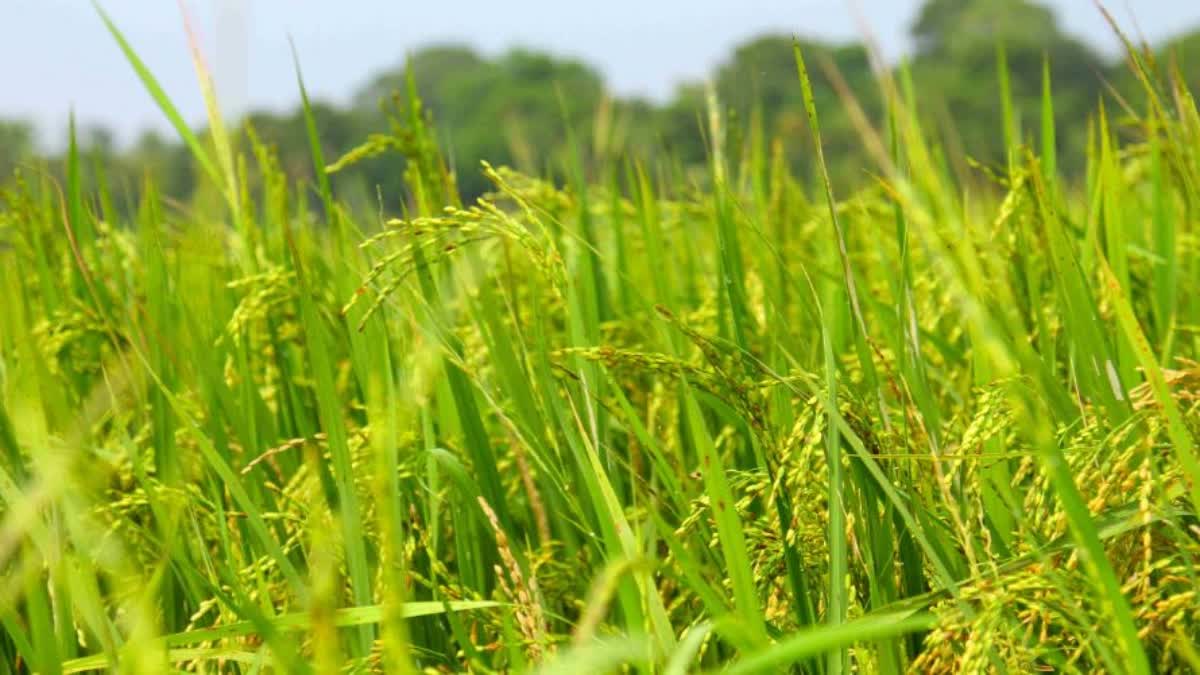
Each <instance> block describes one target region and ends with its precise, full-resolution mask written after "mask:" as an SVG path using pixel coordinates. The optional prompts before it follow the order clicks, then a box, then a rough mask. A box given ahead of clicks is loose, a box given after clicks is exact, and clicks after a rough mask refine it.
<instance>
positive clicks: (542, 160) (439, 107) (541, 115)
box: [354, 45, 604, 198]
mask: <svg viewBox="0 0 1200 675" xmlns="http://www.w3.org/2000/svg"><path fill="white" fill-rule="evenodd" d="M406 66H407V67H409V68H411V69H412V73H413V78H414V80H415V82H416V84H417V92H418V94H420V96H421V98H422V100H423V102H424V104H425V106H426V108H427V109H428V110H430V111H431V113H432V114H433V117H434V121H435V123H436V127H437V129H438V133H439V135H440V140H441V141H442V142H443V144H444V146H443V147H444V149H445V150H447V151H448V153H449V156H450V159H451V161H452V164H453V166H454V168H455V169H456V171H457V174H458V183H459V188H460V189H461V190H462V192H463V193H464V196H466V197H468V198H471V197H474V196H476V195H478V194H480V193H482V192H483V191H485V190H487V189H488V187H489V186H488V184H487V181H486V179H484V178H483V176H482V174H481V173H480V171H479V162H480V160H487V161H489V162H492V163H493V164H514V165H516V166H518V167H520V168H523V169H526V170H530V171H536V172H545V171H547V170H549V169H552V168H554V162H553V161H552V158H553V157H554V154H555V152H556V151H557V150H558V149H559V148H561V147H562V145H563V142H564V141H565V138H566V129H567V128H568V127H570V128H573V129H575V130H576V132H578V133H579V134H580V135H581V136H583V137H584V138H586V134H587V133H588V132H589V131H590V125H591V123H592V121H593V120H594V116H595V113H596V110H597V108H598V106H599V105H600V102H601V100H602V99H603V97H604V83H603V80H602V79H601V77H600V75H599V73H597V72H596V70H595V69H593V68H591V67H590V66H587V65H585V64H583V63H581V62H578V61H573V60H569V59H559V58H556V57H554V56H551V55H549V54H546V53H543V52H537V51H531V50H525V49H515V50H513V51H510V52H508V53H506V54H504V55H502V56H501V57H499V58H497V59H494V60H489V59H484V58H482V57H480V56H479V55H478V54H476V53H475V52H474V51H472V50H471V49H469V48H466V47H459V46H452V45H440V46H436V47H431V48H429V49H424V50H420V51H418V52H416V53H414V54H413V55H412V56H411V57H410V58H409V60H408V62H407V64H406ZM406 91H407V85H406V68H405V67H400V68H396V69H393V70H391V71H387V72H384V73H381V74H379V75H377V76H376V77H375V78H374V79H372V81H371V82H370V83H369V84H368V85H367V86H366V87H364V88H363V89H362V90H361V91H359V92H358V94H357V95H356V96H355V97H354V100H355V104H356V107H357V108H358V110H359V111H360V113H362V114H363V115H364V116H365V117H366V118H369V119H374V120H375V121H376V122H375V124H376V126H377V127H378V128H381V129H382V128H384V122H383V119H382V114H381V113H379V112H378V105H379V102H380V101H381V100H386V99H387V98H388V97H389V96H390V95H392V94H394V93H398V94H400V95H401V96H403V95H405V92H406ZM385 108H386V105H385ZM379 168H380V165H379V164H378V163H374V164H373V165H372V167H371V170H370V171H369V173H374V172H375V170H378V169H379Z"/></svg>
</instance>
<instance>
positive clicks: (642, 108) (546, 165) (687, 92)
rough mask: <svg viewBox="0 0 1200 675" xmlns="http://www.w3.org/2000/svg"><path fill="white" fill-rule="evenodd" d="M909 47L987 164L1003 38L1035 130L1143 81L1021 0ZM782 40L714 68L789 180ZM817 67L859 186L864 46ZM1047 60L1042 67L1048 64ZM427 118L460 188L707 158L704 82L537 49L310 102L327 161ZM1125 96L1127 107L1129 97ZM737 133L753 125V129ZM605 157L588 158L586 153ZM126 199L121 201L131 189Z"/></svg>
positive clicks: (282, 152)
mask: <svg viewBox="0 0 1200 675" xmlns="http://www.w3.org/2000/svg"><path fill="white" fill-rule="evenodd" d="M910 33H911V37H912V39H913V44H914V49H913V52H912V53H911V54H910V55H909V57H908V58H907V59H906V61H905V63H904V65H903V67H902V68H901V67H898V66H894V67H893V68H895V71H894V74H896V75H897V77H896V79H897V80H898V81H900V82H902V83H911V86H912V87H913V89H914V90H915V91H916V92H918V95H917V96H916V100H917V101H918V102H919V104H920V109H921V113H922V114H923V115H925V116H927V118H928V120H929V121H930V122H931V124H930V128H931V129H935V130H937V132H938V133H940V134H941V135H942V136H943V138H942V140H943V142H944V144H945V145H946V147H947V148H952V149H956V150H961V151H962V152H955V153H952V154H953V155H954V156H969V157H971V158H973V159H974V160H976V161H977V162H979V163H981V164H985V165H986V164H989V163H998V162H1000V161H1002V160H1003V158H1004V157H1003V155H1004V153H1005V141H1004V137H1003V133H1002V132H1003V120H1002V106H1001V105H1000V100H1001V98H1000V93H999V92H1000V88H1001V81H1000V78H1001V75H1000V70H999V69H998V67H997V63H998V60H997V56H998V47H999V46H1003V54H1004V59H1005V62H1006V63H1007V71H1008V76H1009V83H1008V86H1009V89H1010V91H1011V98H1012V101H1013V110H1014V113H1015V116H1016V118H1017V119H1018V120H1026V122H1025V124H1024V125H1023V128H1025V129H1026V130H1027V131H1031V130H1033V129H1035V128H1036V126H1037V124H1036V120H1037V119H1038V115H1039V114H1040V107H1041V98H1042V88H1043V81H1044V76H1045V75H1048V76H1049V80H1050V82H1051V83H1052V85H1053V101H1054V108H1055V113H1056V115H1058V116H1060V117H1061V119H1063V120H1083V119H1088V118H1089V117H1090V116H1092V115H1093V114H1094V112H1095V110H1096V108H1097V105H1098V104H1099V102H1101V101H1102V100H1104V101H1106V105H1112V106H1114V107H1120V106H1121V105H1122V104H1123V97H1122V92H1131V91H1132V90H1133V89H1134V88H1136V87H1137V86H1138V85H1137V82H1136V80H1135V79H1134V77H1133V75H1132V73H1131V71H1130V69H1129V68H1128V67H1127V65H1126V64H1125V62H1124V60H1123V59H1106V58H1105V57H1104V56H1102V55H1101V54H1099V53H1098V52H1097V51H1096V50H1095V49H1093V48H1092V47H1091V46H1089V45H1088V44H1086V43H1085V42H1083V41H1081V40H1079V39H1077V38H1075V37H1072V36H1071V35H1069V34H1067V33H1065V32H1064V31H1063V30H1062V28H1061V26H1060V24H1059V23H1058V20H1057V17H1056V16H1055V15H1054V13H1053V12H1052V11H1051V10H1050V9H1048V8H1047V7H1044V6H1042V5H1040V4H1037V3H1036V2H1030V1H1028V0H928V1H927V2H926V3H925V4H924V5H923V6H922V7H921V9H920V10H919V12H918V14H917V16H916V19H915V20H914V22H913V24H912V26H911V28H910ZM794 39H795V38H794V37H793V36H791V35H785V34H775V35H763V36H760V37H756V38H754V39H752V40H749V41H747V42H745V43H743V44H741V45H739V46H738V47H736V48H735V49H734V51H733V53H732V54H730V56H729V57H728V58H727V59H726V60H725V61H724V62H723V63H722V64H721V65H720V66H719V67H718V68H717V69H716V70H715V72H713V73H712V74H711V78H710V81H711V84H712V90H713V92H714V93H715V95H716V98H717V100H718V101H719V105H720V109H721V111H722V112H723V113H724V115H725V117H726V119H727V120H728V121H727V124H726V128H727V129H729V130H730V133H729V134H728V136H729V137H728V138H726V142H727V143H730V144H731V145H732V146H734V147H733V149H734V150H735V151H736V150H737V149H738V148H739V147H742V146H743V144H744V143H745V141H746V140H747V139H746V138H745V137H746V135H747V134H758V135H760V136H761V137H762V138H768V139H770V138H782V139H786V140H787V142H786V143H784V144H781V146H780V148H781V153H782V154H783V159H785V160H786V161H788V162H790V163H791V164H792V166H793V167H794V168H795V169H796V170H797V171H798V172H800V173H802V174H803V173H805V172H806V171H807V169H808V167H809V163H808V162H809V159H810V157H811V148H810V147H807V146H806V144H805V143H804V142H803V140H802V139H804V138H806V137H807V133H806V131H805V129H804V125H805V124H806V116H805V114H804V108H803V101H802V99H801V93H800V87H799V86H798V84H797V80H796V72H795V63H794V61H793V57H792V44H793V40H794ZM800 45H801V48H802V49H803V50H804V51H805V54H806V55H807V57H809V60H810V61H812V62H813V63H814V64H817V67H815V68H814V69H813V70H814V73H813V74H814V80H815V82H814V84H815V95H816V100H815V104H816V107H817V109H818V113H819V115H820V119H821V120H822V134H823V138H824V142H825V144H826V151H827V155H828V157H829V160H830V164H831V170H832V171H833V173H834V176H835V179H837V180H839V181H842V182H843V183H849V184H854V183H856V182H859V181H862V180H866V179H869V176H867V175H866V174H865V173H864V168H865V167H868V166H870V165H871V164H870V163H869V162H868V161H866V160H865V159H864V153H865V149H864V147H863V140H862V134H861V123H862V121H863V120H865V121H867V122H868V123H870V124H872V125H874V126H875V127H876V128H879V127H880V126H881V125H882V124H884V122H885V121H884V120H882V119H881V116H882V110H883V106H882V97H881V95H880V93H879V87H878V85H877V76H876V73H875V71H874V70H873V68H872V63H871V58H870V54H869V52H868V50H867V49H866V48H865V47H864V45H862V44H859V43H833V42H829V41H823V40H816V39H800ZM1152 53H1155V54H1157V55H1158V56H1159V57H1160V58H1159V59H1158V61H1159V62H1160V63H1161V64H1163V65H1164V67H1165V65H1166V64H1168V63H1173V64H1175V65H1177V66H1178V68H1179V72H1181V73H1183V75H1184V77H1185V78H1186V79H1187V80H1188V81H1189V84H1190V86H1191V87H1192V90H1193V91H1200V86H1198V85H1200V29H1197V30H1193V31H1191V32H1188V33H1183V34H1181V35H1179V36H1178V37H1176V38H1174V39H1172V40H1170V41H1168V42H1167V43H1166V44H1162V45H1155V46H1154V49H1153V52H1152ZM1044 69H1045V72H1044ZM409 72H411V74H412V77H413V82H414V83H415V87H416V90H417V92H418V93H419V95H420V97H421V99H422V101H423V103H424V105H425V107H426V109H427V110H428V111H429V112H430V114H431V115H432V117H433V119H434V121H435V123H436V128H437V129H438V131H439V134H440V136H441V138H440V139H439V140H440V142H441V143H442V144H443V147H444V148H445V149H446V150H447V152H448V155H449V157H450V158H451V159H452V161H453V162H454V165H455V169H456V173H457V177H458V184H459V188H460V190H461V191H462V193H463V196H464V197H465V198H468V199H469V198H471V197H473V196H476V195H478V194H480V193H482V192H483V191H485V190H486V189H487V184H486V180H485V178H484V177H483V175H482V174H481V173H480V171H479V170H478V164H479V161H480V160H487V161H489V162H491V163H492V164H496V165H501V164H506V165H511V166H514V167H517V168H519V169H522V170H525V171H529V172H533V173H538V174H543V175H554V174H555V173H557V172H558V171H559V170H560V168H561V167H562V166H564V165H565V162H566V161H567V156H566V153H569V152H573V151H574V150H577V149H579V148H584V149H585V150H584V151H583V152H585V153H586V154H587V156H589V157H593V158H600V159H604V160H612V159H623V158H637V159H643V160H652V161H656V162H661V165H664V166H669V167H674V168H675V169H677V170H679V171H685V172H686V171H689V170H690V169H692V168H695V167H702V166H703V164H704V162H705V160H706V157H707V155H708V152H709V147H710V142H711V141H710V139H708V138H707V129H706V119H705V110H706V96H707V91H706V90H707V88H706V86H705V85H704V84H702V83H695V82H693V83H684V84H681V85H679V86H678V87H677V88H676V90H675V92H674V93H673V95H672V96H671V97H670V98H669V100H667V101H666V102H664V103H655V102H652V101H648V100H642V99H637V98H624V97H618V96H614V95H612V94H611V92H609V91H607V89H606V87H605V83H604V80H603V78H602V76H601V75H600V73H599V72H598V71H597V70H596V69H595V68H593V67H591V66H589V65H587V64H585V63H582V62H580V61H577V60H572V59H565V58H560V57H556V56H554V55H551V54H547V53H544V52H540V51H536V50H530V49H523V48H522V49H513V50H511V51H508V52H507V53H504V54H501V55H499V56H496V57H487V56H485V55H482V54H480V53H479V52H478V51H476V50H474V49H472V48H471V47H469V46H465V45H456V44H447V45H434V46H428V47H425V48H423V49H420V50H418V51H416V52H414V53H412V54H411V55H410V56H409V57H408V58H407V59H406V60H405V62H404V63H402V64H401V65H400V66H398V67H396V68H394V69H390V70H386V71H384V72H381V73H378V74H376V75H375V76H374V77H373V78H372V79H370V81H368V82H367V83H366V84H365V85H364V86H362V87H360V88H359V90H358V91H357V92H356V93H355V95H354V96H353V98H352V99H351V102H350V103H349V104H348V105H345V106H335V105H331V104H327V103H320V102H318V103H316V104H315V105H314V113H315V117H316V120H317V123H318V127H319V131H320V138H321V141H322V143H323V144H324V145H325V148H324V149H325V152H326V155H327V156H328V157H337V156H339V155H340V154H342V153H344V152H346V151H348V150H349V149H351V148H353V147H355V146H356V145H357V144H358V143H360V142H361V141H362V140H363V139H364V138H367V137H368V136H369V135H370V134H372V133H377V132H381V131H383V132H386V131H387V130H388V128H389V125H390V124H392V123H393V122H391V121H389V116H390V111H392V110H395V109H397V107H396V105H395V103H396V101H395V100H394V99H395V98H396V97H401V98H403V97H404V96H406V95H407V94H406V92H407V91H408V90H409V89H408V82H407V74H408V73H409ZM1134 100H1138V99H1137V98H1136V97H1134ZM242 124H243V125H244V126H245V127H246V128H247V129H248V130H252V132H253V137H254V138H256V139H260V140H261V141H262V142H263V143H266V144H270V145H273V146H274V147H275V148H276V150H277V153H278V156H279V161H280V162H281V164H282V166H283V168H284V169H285V170H286V171H287V172H288V173H290V174H293V175H303V174H305V173H311V158H310V156H309V154H308V153H309V150H308V146H307V137H306V131H305V126H304V118H303V113H302V111H301V110H300V109H296V110H293V111H291V112H289V113H286V114H276V113H267V112H257V113H252V114H249V115H247V116H246V118H245V119H244V120H243V122H242ZM747 130H748V131H747ZM80 136H81V137H80V138H79V141H78V142H79V145H80V147H81V148H82V150H83V152H84V154H85V156H87V157H90V158H92V159H93V166H94V167H96V171H97V172H99V171H103V172H105V174H106V178H107V180H108V181H109V183H110V184H111V185H113V186H115V187H116V188H117V192H119V193H120V192H122V191H123V192H124V194H126V195H133V194H135V193H136V192H137V190H138V189H139V186H140V185H141V184H142V183H143V181H144V178H145V176H153V179H154V181H155V183H156V184H157V186H158V188H159V189H160V190H161V191H162V192H163V193H164V194H167V195H170V196H172V197H173V198H175V199H178V200H181V201H186V200H188V199H190V198H191V197H192V196H193V194H194V192H195V190H196V188H197V182H198V178H199V176H198V174H197V172H196V171H195V170H194V167H193V166H192V163H191V159H190V156H189V154H188V152H187V150H186V149H185V148H184V147H183V146H182V145H181V144H179V143H177V142H175V141H173V140H170V139H167V138H164V137H163V136H161V135H159V134H158V133H157V132H152V131H147V132H145V133H144V134H143V135H142V136H141V137H140V138H139V139H138V140H137V141H136V142H135V143H134V144H133V145H132V146H131V147H129V148H127V149H117V148H116V147H115V144H114V143H113V141H112V134H111V133H109V132H108V131H106V130H105V129H102V128H96V129H89V130H86V131H85V132H84V133H82V134H81V135H80ZM1058 142H1059V144H1060V146H1061V147H1060V148H1059V151H1060V154H1061V155H1062V156H1063V157H1064V161H1065V162H1066V163H1067V164H1066V165H1065V166H1064V169H1066V170H1067V171H1068V172H1069V171H1070V170H1071V163H1070V162H1071V158H1073V157H1076V158H1077V157H1082V156H1083V152H1082V150H1083V148H1084V146H1085V145H1086V144H1087V143H1088V129H1087V127H1086V126H1084V125H1071V126H1065V127H1064V128H1062V129H1061V130H1060V133H1059V137H1058ZM35 155H36V148H35V144H34V134H33V128H32V126H31V125H30V124H29V123H27V122H20V121H0V176H5V177H7V176H9V175H11V174H12V172H13V170H14V169H15V168H16V167H18V166H22V165H29V164H30V163H35V164H36V163H37V162H38V161H42V162H45V163H46V164H48V165H49V166H50V167H51V168H53V166H54V165H56V164H57V163H60V162H61V160H56V159H55V158H53V157H48V158H40V159H39V158H37V157H36V156H35ZM402 163H403V160H402V159H401V158H400V157H399V155H395V156H391V155H382V156H378V157H372V158H370V159H368V160H366V161H362V162H359V163H356V164H355V165H354V166H353V167H350V168H348V169H347V170H345V171H342V172H339V174H338V175H337V176H336V177H335V179H336V181H337V183H338V185H339V189H340V190H341V192H342V194H343V195H347V194H349V195H350V199H351V201H354V200H358V201H359V202H360V203H362V204H364V205H371V204H374V203H375V200H376V195H377V194H393V193H394V192H395V191H393V190H389V186H391V185H394V184H397V183H398V182H399V175H400V173H399V172H400V170H401V168H402ZM597 165H599V164H597ZM130 201H132V197H131V198H130Z"/></svg>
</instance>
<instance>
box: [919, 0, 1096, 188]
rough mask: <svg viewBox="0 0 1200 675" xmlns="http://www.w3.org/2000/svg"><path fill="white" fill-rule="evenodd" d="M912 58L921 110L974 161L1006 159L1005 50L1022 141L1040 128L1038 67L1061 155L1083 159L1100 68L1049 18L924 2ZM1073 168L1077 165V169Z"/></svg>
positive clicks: (1022, 7) (1019, 2) (1021, 9)
mask: <svg viewBox="0 0 1200 675" xmlns="http://www.w3.org/2000/svg"><path fill="white" fill-rule="evenodd" d="M911 33H912V36H913V38H914V40H915V41H916V45H917V50H916V55H915V59H914V62H913V72H914V79H915V81H916V84H917V88H918V89H919V92H920V94H921V99H922V101H923V103H924V104H925V107H926V112H927V113H929V114H930V115H931V117H932V118H933V119H934V120H936V122H935V126H938V127H940V128H942V129H943V131H945V133H947V134H950V135H952V136H953V137H954V138H955V140H957V141H959V142H961V143H962V145H963V146H964V150H966V151H967V152H968V153H969V154H971V155H973V156H974V157H976V158H978V159H981V160H984V161H990V162H998V161H1000V160H1002V159H1003V158H1004V155H1005V148H1004V141H1003V118H1002V113H1001V105H1000V103H1001V102H1000V93H999V92H1000V89H999V77H998V75H997V68H996V64H997V58H996V57H997V46H998V45H1001V44H1002V45H1004V48H1005V52H1006V54H1007V62H1008V68H1009V73H1010V80H1011V85H1012V93H1013V99H1014V104H1015V109H1016V113H1017V115H1018V116H1019V118H1020V119H1021V121H1022V125H1023V128H1024V129H1025V131H1026V133H1029V132H1030V131H1032V130H1033V129H1036V128H1037V123H1038V122H1037V120H1038V117H1039V114H1040V112H1039V111H1040V99H1041V90H1042V65H1043V63H1044V62H1048V63H1049V68H1050V78H1051V81H1052V83H1053V87H1054V107H1055V112H1056V115H1057V116H1058V118H1059V119H1060V120H1072V121H1073V122H1075V123H1074V124H1071V125H1065V124H1064V125H1061V126H1060V129H1059V134H1058V136H1059V142H1060V144H1061V145H1062V147H1061V148H1060V149H1061V150H1063V151H1064V153H1063V154H1064V156H1065V157H1066V158H1068V164H1067V167H1066V168H1068V169H1070V168H1072V167H1071V164H1070V158H1080V157H1082V156H1083V147H1084V144H1085V143H1086V125H1085V124H1083V123H1082V121H1083V120H1085V119H1087V117H1088V115H1089V114H1091V113H1092V111H1093V109H1094V108H1095V106H1096V104H1097V102H1098V100H1099V97H1100V95H1101V92H1102V76H1103V73H1104V72H1105V64H1104V61H1103V60H1102V59H1101V57H1100V56H1099V55H1098V54H1096V52H1094V51H1093V50H1092V49H1090V48H1089V47H1088V46H1087V45H1085V44H1084V43H1082V42H1081V41H1079V40H1077V39H1075V38H1073V37H1071V36H1069V35H1067V34H1065V33H1063V32H1062V30H1061V28H1060V26H1059V24H1058V21H1057V19H1056V17H1055V15H1054V13H1053V12H1051V11H1050V10H1049V9H1047V8H1046V7H1043V6H1041V5H1039V4H1036V3H1033V2H1028V1H1027V0H929V1H928V2H926V3H925V5H924V6H923V7H922V8H921V11H920V12H919V13H918V16H917V20H916V21H915V23H914V24H913V26H912V31H911ZM1075 168H1078V164H1076V165H1075Z"/></svg>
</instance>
